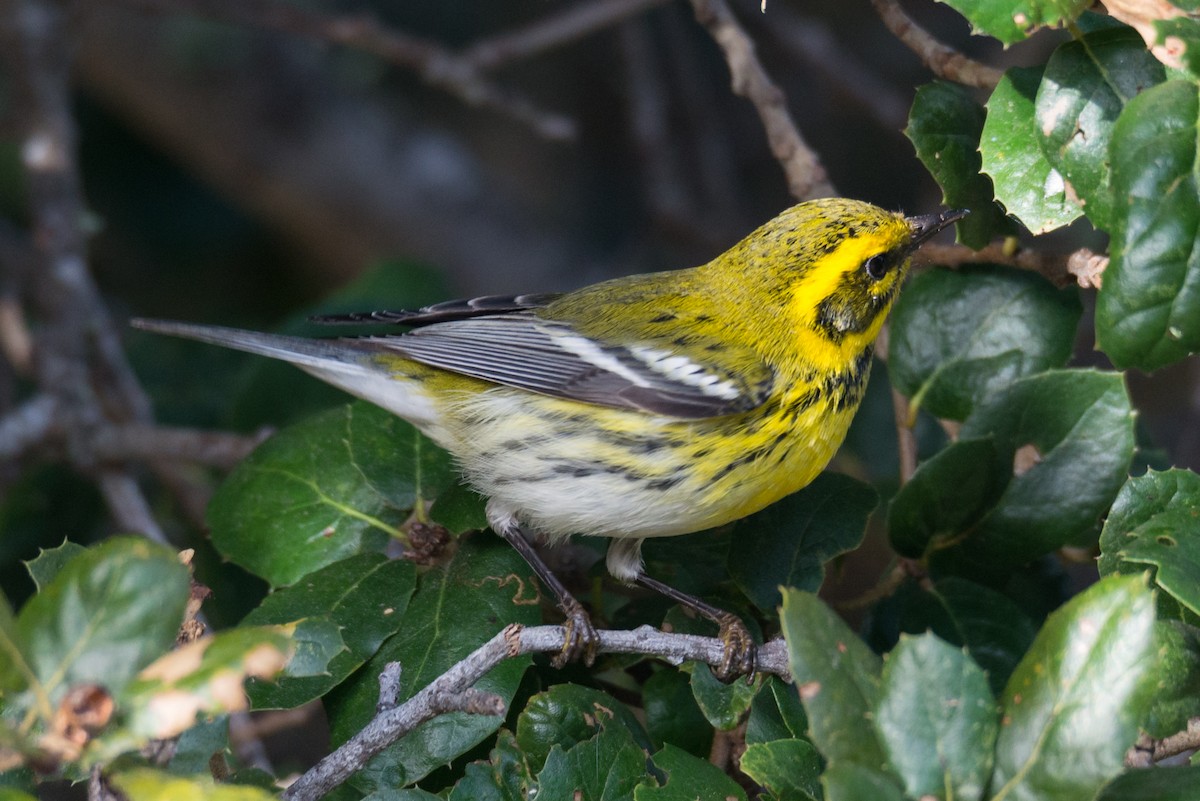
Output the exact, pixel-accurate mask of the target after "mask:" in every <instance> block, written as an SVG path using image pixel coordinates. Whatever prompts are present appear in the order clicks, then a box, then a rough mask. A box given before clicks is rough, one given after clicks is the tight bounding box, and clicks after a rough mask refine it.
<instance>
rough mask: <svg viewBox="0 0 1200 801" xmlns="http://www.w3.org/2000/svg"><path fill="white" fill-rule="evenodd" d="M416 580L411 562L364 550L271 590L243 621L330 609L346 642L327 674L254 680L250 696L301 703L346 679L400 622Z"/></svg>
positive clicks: (268, 704)
mask: <svg viewBox="0 0 1200 801" xmlns="http://www.w3.org/2000/svg"><path fill="white" fill-rule="evenodd" d="M416 583H417V575H416V569H415V568H414V567H413V565H412V563H410V562H405V561H400V560H389V559H387V558H386V557H384V556H383V555H382V554H375V553H365V554H359V555H357V556H352V557H350V558H349V559H343V560H342V561H340V562H335V563H333V564H332V565H329V566H328V567H325V568H322V569H321V570H318V571H316V572H315V573H310V574H309V575H307V576H305V577H304V578H302V579H300V581H298V582H296V583H295V584H294V585H292V586H290V587H284V588H282V589H279V590H276V591H275V592H273V593H271V594H270V595H268V596H267V597H266V598H265V599H264V600H263V602H262V604H261V605H260V606H259V607H258V608H257V609H255V610H253V611H252V612H250V614H248V615H247V616H246V617H245V618H244V619H243V621H242V623H243V624H245V625H263V624H268V623H275V624H283V623H290V622H292V621H294V620H299V619H301V618H308V617H313V616H317V615H329V616H330V618H331V619H332V620H333V621H334V623H336V624H337V625H338V626H339V627H340V628H341V632H342V639H343V640H344V641H345V646H346V647H345V650H343V651H342V652H341V653H338V654H337V655H336V656H335V657H334V658H333V660H332V661H330V662H329V664H328V666H327V668H326V670H325V672H324V673H323V675H314V676H304V677H297V676H294V675H293V676H285V677H281V678H280V679H279V680H278V681H276V682H271V683H262V682H253V683H252V684H251V686H250V698H251V702H252V704H253V706H254V708H255V709H271V708H278V709H290V708H293V707H297V706H300V705H301V704H303V703H306V702H307V701H310V700H312V699H314V698H320V697H321V696H323V695H324V694H325V693H327V692H328V691H329V690H330V689H332V688H333V687H335V686H337V685H338V684H340V683H341V682H342V681H344V680H345V679H346V677H347V676H349V675H350V674H351V673H352V672H354V671H355V670H357V669H358V668H359V667H360V666H361V665H362V664H363V663H364V662H366V661H367V660H368V659H370V658H371V657H372V656H373V655H374V654H375V652H376V651H377V650H378V649H379V646H380V644H381V643H383V641H384V640H385V639H387V638H388V637H390V636H391V635H393V634H395V633H396V631H397V629H399V628H400V625H401V622H402V621H403V619H404V612H405V610H406V609H407V608H408V601H409V597H410V596H411V595H412V593H413V590H415V589H416Z"/></svg>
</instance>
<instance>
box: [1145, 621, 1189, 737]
mask: <svg viewBox="0 0 1200 801" xmlns="http://www.w3.org/2000/svg"><path fill="white" fill-rule="evenodd" d="M1154 642H1155V648H1156V650H1157V655H1158V660H1157V662H1158V667H1157V669H1156V670H1155V671H1154V679H1155V681H1156V682H1157V686H1156V687H1155V688H1154V707H1153V708H1152V709H1151V710H1150V716H1149V718H1148V719H1147V720H1146V722H1145V724H1144V725H1143V728H1144V729H1145V730H1146V733H1147V734H1149V735H1150V736H1151V737H1166V736H1168V735H1171V734H1175V733H1176V732H1180V731H1184V730H1185V729H1187V726H1188V721H1189V720H1191V719H1192V718H1194V717H1200V629H1197V628H1196V627H1195V626H1189V625H1188V624H1187V623H1181V622H1180V621H1178V620H1159V621H1158V622H1157V623H1155V624H1154Z"/></svg>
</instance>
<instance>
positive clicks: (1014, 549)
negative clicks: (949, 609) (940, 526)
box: [932, 370, 1134, 576]
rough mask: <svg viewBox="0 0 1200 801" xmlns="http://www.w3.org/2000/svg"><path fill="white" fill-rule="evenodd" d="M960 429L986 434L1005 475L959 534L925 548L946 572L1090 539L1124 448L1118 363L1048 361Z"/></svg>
mask: <svg viewBox="0 0 1200 801" xmlns="http://www.w3.org/2000/svg"><path fill="white" fill-rule="evenodd" d="M959 433H960V436H961V437H962V438H963V439H976V438H982V437H991V438H992V441H993V442H994V443H995V444H996V450H997V453H998V454H999V455H1000V457H1001V460H1002V461H1001V462H1000V464H1002V465H1007V466H1008V467H1009V469H1011V470H1012V471H1013V473H1014V475H1013V477H1012V479H1011V480H1010V481H1009V483H1008V486H1007V488H1006V489H1005V491H1004V494H1003V495H1002V496H1001V498H1000V500H999V501H998V502H997V504H996V506H995V507H994V508H993V509H992V511H991V512H990V513H989V514H988V515H987V516H986V517H985V518H983V519H982V520H981V521H979V523H977V524H976V525H975V526H974V527H973V528H972V529H971V530H970V531H969V533H968V535H967V536H966V537H965V538H962V539H961V541H960V542H959V543H958V544H956V545H955V546H954V547H950V548H945V549H942V550H939V551H936V552H935V553H934V554H932V560H933V564H934V565H940V566H943V567H945V568H946V569H947V571H948V572H951V573H960V574H961V571H962V570H968V571H970V572H975V573H980V574H983V575H991V576H994V575H996V574H997V573H998V572H1001V571H1004V570H1006V569H1010V568H1011V567H1014V566H1016V565H1019V564H1022V563H1024V562H1027V561H1029V560H1031V559H1034V558H1036V557H1038V556H1041V555H1043V554H1046V553H1050V552H1052V551H1054V550H1056V549H1058V548H1060V547H1062V546H1064V545H1067V544H1079V543H1086V542H1089V541H1094V540H1092V538H1093V537H1094V535H1095V534H1094V532H1095V531H1096V528H1097V524H1098V521H1099V520H1100V518H1101V516H1102V515H1103V514H1104V513H1105V512H1106V511H1107V510H1108V507H1109V506H1110V505H1111V504H1112V501H1113V499H1114V498H1115V497H1116V495H1117V491H1118V490H1119V489H1120V487H1121V485H1122V483H1124V481H1125V478H1126V476H1127V471H1128V469H1129V463H1130V460H1131V459H1132V457H1133V446H1134V438H1133V409H1132V407H1131V405H1130V401H1129V396H1128V394H1127V392H1126V390H1125V385H1124V381H1123V379H1122V376H1121V375H1120V374H1118V373H1102V372H1097V371H1094V370H1052V371H1049V372H1046V373H1041V374H1038V375H1034V376H1030V377H1029V378H1023V379H1020V380H1019V381H1017V382H1015V383H1013V384H1012V385H1010V386H1009V387H1007V388H1005V389H1004V390H1003V391H1001V392H1000V393H998V394H997V395H996V396H995V397H994V398H992V399H991V400H989V401H988V402H987V403H985V404H984V405H982V406H980V407H979V408H978V409H976V410H975V412H974V413H972V415H971V416H970V417H969V418H967V421H966V422H965V423H964V424H963V427H962V429H961V431H960V432H959ZM954 565H957V566H958V567H957V568H955V569H951V566H954Z"/></svg>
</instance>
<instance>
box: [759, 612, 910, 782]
mask: <svg viewBox="0 0 1200 801" xmlns="http://www.w3.org/2000/svg"><path fill="white" fill-rule="evenodd" d="M780 620H781V622H782V623H783V636H784V638H785V639H786V640H787V644H788V662H789V665H790V667H791V672H792V677H793V678H794V679H795V682H796V686H797V687H798V688H799V690H800V699H801V701H802V702H803V703H804V711H805V712H806V713H807V715H808V724H809V734H810V736H811V738H812V741H813V744H814V745H816V746H817V748H818V749H819V750H820V752H821V754H822V755H823V756H824V757H825V758H826V759H828V760H829V761H830V762H833V763H836V762H854V763H857V764H860V765H864V766H866V767H868V768H873V769H874V768H881V767H882V766H883V765H884V764H886V761H887V760H886V757H885V755H884V752H883V749H882V747H881V745H880V743H879V739H878V737H877V735H876V733H875V729H874V726H872V724H871V718H872V716H873V715H874V712H875V707H876V704H877V702H878V697H879V676H880V671H881V664H880V659H879V657H878V656H877V655H875V654H874V653H872V652H871V650H870V649H869V648H867V646H866V645H865V644H864V643H863V641H862V640H860V639H859V638H858V636H857V635H856V634H855V633H854V632H853V631H851V630H850V628H849V627H848V626H847V625H846V624H845V623H844V622H843V621H842V619H841V618H839V617H838V616H837V615H835V614H834V613H833V612H832V611H831V610H830V609H829V607H827V606H826V605H825V604H824V602H823V601H821V600H820V599H819V598H817V597H816V596H815V595H812V594H811V593H806V592H801V591H799V590H790V589H789V590H786V591H785V592H784V594H783V613H782V615H781V617H780Z"/></svg>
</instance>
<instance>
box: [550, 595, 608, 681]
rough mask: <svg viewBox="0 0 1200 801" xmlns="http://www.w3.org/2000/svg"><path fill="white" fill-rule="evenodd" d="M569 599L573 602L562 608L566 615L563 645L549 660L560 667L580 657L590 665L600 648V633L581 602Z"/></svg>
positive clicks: (556, 666)
mask: <svg viewBox="0 0 1200 801" xmlns="http://www.w3.org/2000/svg"><path fill="white" fill-rule="evenodd" d="M571 600H572V601H574V603H573V604H570V605H569V606H568V607H567V608H564V609H563V613H564V614H565V615H566V616H567V619H566V621H564V622H563V647H562V650H561V651H559V652H558V654H557V655H556V656H555V657H554V658H553V659H552V660H550V664H551V665H552V666H554V667H555V668H562V667H564V666H565V665H566V664H567V663H568V662H575V661H578V660H579V659H580V658H581V657H582V658H583V663H584V664H585V665H587V666H588V667H591V666H592V663H593V662H595V661H596V652H597V651H598V650H599V648H600V635H599V634H598V633H597V632H596V627H595V626H593V625H592V619H591V617H590V616H588V613H587V611H586V610H585V609H584V608H583V606H582V604H580V603H579V602H578V601H575V600H574V599H573V598H572V599H571Z"/></svg>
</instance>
